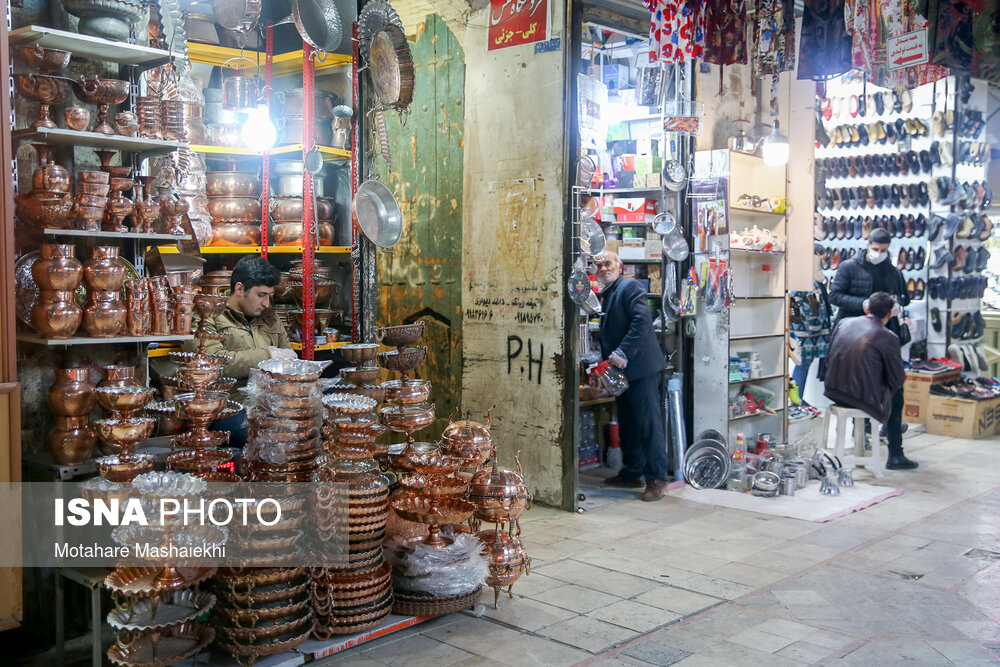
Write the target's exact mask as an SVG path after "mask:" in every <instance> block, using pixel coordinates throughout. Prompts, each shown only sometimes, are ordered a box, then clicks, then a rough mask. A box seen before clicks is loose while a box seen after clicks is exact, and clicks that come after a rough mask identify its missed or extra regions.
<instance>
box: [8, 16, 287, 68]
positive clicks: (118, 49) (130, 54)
mask: <svg viewBox="0 0 1000 667" xmlns="http://www.w3.org/2000/svg"><path fill="white" fill-rule="evenodd" d="M8 39H9V41H10V45H11V46H21V45H32V44H38V45H39V46H43V47H45V48H52V49H65V50H66V51H70V52H71V53H72V54H73V56H74V57H77V58H92V59H94V60H103V61H110V62H114V63H118V64H119V65H135V66H139V67H142V68H146V69H148V68H150V67H156V66H158V65H163V64H164V63H167V62H170V60H171V58H176V59H183V58H184V54H183V53H170V52H168V51H163V50H160V49H154V48H152V47H150V46H141V45H139V44H127V43H125V42H116V41H113V40H110V39H103V38H101V37H91V36H90V35H81V34H79V33H76V32H68V31H66V30H56V29H55V28H48V27H45V26H38V25H29V26H25V27H23V28H18V29H17V30H12V31H11V32H10V35H9V36H8ZM300 53H301V52H300Z"/></svg>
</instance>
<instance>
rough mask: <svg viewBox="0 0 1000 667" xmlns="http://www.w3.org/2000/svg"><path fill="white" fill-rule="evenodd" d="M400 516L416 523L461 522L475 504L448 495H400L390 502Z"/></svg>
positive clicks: (470, 512)
mask: <svg viewBox="0 0 1000 667" xmlns="http://www.w3.org/2000/svg"><path fill="white" fill-rule="evenodd" d="M391 505H392V509H394V510H396V514H398V515H399V516H400V518H403V519H406V520H407V521H415V522H417V523H431V524H439V525H440V524H446V523H462V522H463V521H465V520H466V519H468V518H469V517H471V516H472V513H473V512H474V511H475V509H476V508H475V506H474V505H473V504H472V503H470V502H468V501H465V500H462V499H461V498H454V497H450V496H429V497H422V496H412V495H410V496H401V497H399V498H396V499H395V500H393V501H392V503H391Z"/></svg>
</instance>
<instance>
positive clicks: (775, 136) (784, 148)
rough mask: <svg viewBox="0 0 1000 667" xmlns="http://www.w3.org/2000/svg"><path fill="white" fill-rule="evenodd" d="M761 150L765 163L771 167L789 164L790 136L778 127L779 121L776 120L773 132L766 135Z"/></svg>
mask: <svg viewBox="0 0 1000 667" xmlns="http://www.w3.org/2000/svg"><path fill="white" fill-rule="evenodd" d="M760 151H761V157H763V158H764V164H766V165H768V166H770V167H783V166H785V165H786V164H788V137H786V136H785V135H783V134H782V133H781V131H780V130H779V129H778V121H774V129H772V130H771V134H769V135H767V136H766V137H764V141H763V142H762V143H761V149H760Z"/></svg>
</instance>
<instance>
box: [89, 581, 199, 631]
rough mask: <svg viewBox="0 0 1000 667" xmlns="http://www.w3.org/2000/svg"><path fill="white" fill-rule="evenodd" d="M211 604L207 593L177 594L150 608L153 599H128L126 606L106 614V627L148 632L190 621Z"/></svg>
mask: <svg viewBox="0 0 1000 667" xmlns="http://www.w3.org/2000/svg"><path fill="white" fill-rule="evenodd" d="M214 605H215V596H214V595H212V594H211V593H209V592H207V591H201V592H199V591H195V590H190V589H189V590H183V591H177V592H175V593H174V594H173V595H172V596H170V597H168V598H167V599H166V600H162V601H160V603H159V604H158V605H156V607H155V614H154V607H153V598H135V599H132V598H129V601H128V604H127V606H124V607H121V606H120V607H117V608H115V609H113V610H112V611H111V612H110V613H109V614H108V625H110V626H111V627H112V628H115V629H116V630H149V629H152V628H166V627H170V626H173V625H177V624H179V623H187V622H189V621H194V620H195V619H196V618H198V617H199V616H201V615H202V614H204V613H205V612H206V611H208V610H209V609H211V608H212V607H213V606H214Z"/></svg>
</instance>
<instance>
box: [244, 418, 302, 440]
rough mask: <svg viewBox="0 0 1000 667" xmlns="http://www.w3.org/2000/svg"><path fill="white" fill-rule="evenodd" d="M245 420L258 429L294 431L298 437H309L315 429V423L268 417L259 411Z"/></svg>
mask: <svg viewBox="0 0 1000 667" xmlns="http://www.w3.org/2000/svg"><path fill="white" fill-rule="evenodd" d="M247 421H248V422H249V423H250V426H253V427H255V428H257V429H260V430H268V431H284V432H288V433H294V434H296V435H297V436H298V437H299V438H305V437H311V435H310V434H314V433H315V431H316V424H315V423H313V422H305V423H303V422H298V421H293V420H290V419H281V418H278V417H268V416H266V415H262V414H259V413H255V414H250V415H249V416H248V417H247Z"/></svg>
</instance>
